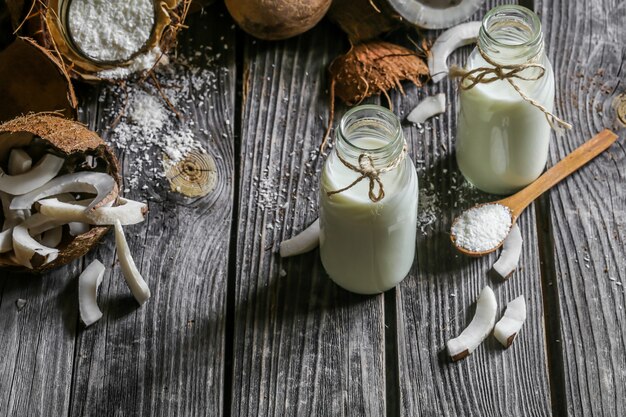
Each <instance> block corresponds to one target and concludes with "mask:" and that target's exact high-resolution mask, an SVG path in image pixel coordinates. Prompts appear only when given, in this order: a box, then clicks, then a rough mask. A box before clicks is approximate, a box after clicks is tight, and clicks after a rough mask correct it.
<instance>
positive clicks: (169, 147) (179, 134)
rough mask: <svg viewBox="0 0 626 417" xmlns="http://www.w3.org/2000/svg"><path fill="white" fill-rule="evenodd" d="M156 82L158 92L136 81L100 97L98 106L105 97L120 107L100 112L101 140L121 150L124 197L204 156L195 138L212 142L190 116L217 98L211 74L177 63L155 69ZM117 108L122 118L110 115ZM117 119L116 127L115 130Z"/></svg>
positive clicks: (188, 62)
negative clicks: (104, 126) (104, 128)
mask: <svg viewBox="0 0 626 417" xmlns="http://www.w3.org/2000/svg"><path fill="white" fill-rule="evenodd" d="M155 77H156V79H157V80H158V84H159V86H160V88H161V91H160V92H159V89H158V88H157V86H156V84H155V83H154V82H153V81H151V80H150V79H147V80H145V81H141V80H140V79H135V80H131V81H128V82H126V83H125V84H122V85H113V86H110V87H108V88H107V89H105V90H104V91H103V94H102V95H101V97H100V101H101V102H104V101H106V100H107V98H108V97H111V99H112V100H119V101H120V103H117V104H118V105H117V106H115V105H107V106H106V109H112V110H105V114H104V117H105V120H107V121H108V122H109V123H111V124H112V125H111V126H109V129H110V130H109V131H108V132H107V133H106V134H105V137H106V138H107V139H108V141H109V142H110V143H112V144H113V145H114V146H115V147H117V148H118V149H122V150H124V159H125V161H126V163H127V164H128V167H129V168H130V169H128V168H127V170H126V172H125V181H126V183H125V191H126V192H128V191H130V190H132V189H144V190H145V189H147V188H148V184H147V183H148V182H155V181H157V182H158V181H160V180H162V179H163V178H164V177H165V170H166V168H168V166H169V164H176V163H177V162H180V161H181V160H183V159H184V158H185V156H186V155H187V154H188V153H190V152H192V151H196V152H202V153H204V152H206V150H205V149H204V148H203V147H202V145H201V143H200V141H199V140H198V135H200V136H204V137H209V138H210V136H211V135H210V133H209V132H208V131H207V130H205V129H201V128H200V127H198V126H195V122H194V121H193V120H192V119H191V117H190V115H191V114H192V112H194V111H195V108H196V107H202V106H204V105H207V104H206V103H205V102H204V98H205V97H206V96H207V95H208V96H210V95H212V94H217V91H218V88H217V75H216V73H215V72H214V71H213V70H211V69H208V68H206V66H203V67H198V66H197V65H195V63H194V61H193V60H189V59H186V58H182V57H180V58H178V59H177V60H176V61H174V62H171V63H169V64H167V65H165V66H161V67H157V68H156V69H155ZM163 95H164V96H165V97H167V100H168V101H169V103H168V102H167V101H166V100H165V98H164V97H163ZM194 103H195V104H194ZM211 107H212V106H211ZM119 108H125V111H124V112H123V113H122V114H121V117H120V114H119V113H118V110H114V109H119ZM174 109H175V110H176V111H174ZM176 112H178V113H179V114H180V115H181V116H182V119H181V118H179V117H178V115H177V113H176ZM116 119H117V121H118V123H117V124H114V123H113V122H114V121H116Z"/></svg>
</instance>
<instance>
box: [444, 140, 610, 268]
mask: <svg viewBox="0 0 626 417" xmlns="http://www.w3.org/2000/svg"><path fill="white" fill-rule="evenodd" d="M616 140H617V135H616V134H615V133H613V132H611V131H610V130H608V129H604V130H603V131H602V132H600V133H598V134H597V135H595V136H594V137H593V138H591V139H589V140H588V141H587V142H585V143H584V144H582V145H581V146H580V147H578V148H576V149H575V150H574V151H573V152H572V153H570V154H569V155H567V156H566V157H565V158H563V159H562V160H560V161H559V162H558V163H557V164H556V165H554V166H553V167H552V168H550V169H549V170H547V171H546V172H544V173H543V175H542V176H540V177H539V178H537V180H536V181H534V182H533V183H532V184H530V185H528V186H527V187H526V188H524V189H523V190H521V191H518V192H517V193H516V194H513V195H512V196H510V197H507V198H505V199H502V200H499V201H494V202H491V203H485V204H501V205H503V206H505V207H507V208H508V209H509V210H510V212H511V226H512V225H514V224H515V222H516V221H517V219H518V217H519V216H520V214H522V212H523V211H524V209H525V208H526V207H528V205H529V204H530V203H532V202H533V201H534V200H535V199H536V198H537V197H539V196H540V195H541V194H543V193H544V192H546V191H547V190H549V189H550V188H552V187H554V186H555V185H556V184H558V183H559V182H560V181H561V180H562V179H563V178H565V177H567V176H568V175H570V174H571V173H573V172H574V171H576V170H577V169H578V168H580V167H582V166H583V165H585V164H586V163H587V162H589V161H591V160H592V159H593V158H595V157H596V156H598V155H599V154H601V153H602V152H604V151H605V150H606V149H608V147H609V146H611V144H612V143H613V142H615V141H616ZM485 204H478V205H476V206H474V207H472V208H470V209H468V210H472V209H474V208H476V207H479V206H483V205H485ZM466 211H467V210H466ZM461 215H462V214H461ZM459 217H461V216H458V217H457V218H456V219H454V222H452V226H453V227H454V224H455V223H456V222H457V221H458V220H459ZM450 238H451V239H452V243H453V244H454V246H455V247H456V248H457V249H458V250H459V251H460V252H461V253H463V254H465V255H468V256H474V257H478V256H483V255H486V254H488V253H491V252H493V251H495V250H496V249H498V248H499V247H500V246H502V243H503V242H504V240H502V242H500V243H499V244H497V245H496V246H494V247H493V248H491V249H488V250H485V251H481V252H474V251H471V250H468V249H465V248H462V247H460V246H458V245H457V244H456V236H455V235H454V233H452V231H451V233H450Z"/></svg>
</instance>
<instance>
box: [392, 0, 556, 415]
mask: <svg viewBox="0 0 626 417" xmlns="http://www.w3.org/2000/svg"><path fill="white" fill-rule="evenodd" d="M501 3H503V2H498V1H489V2H487V3H486V4H485V5H484V6H483V8H482V9H481V11H480V12H478V13H477V14H476V16H475V18H474V20H480V19H481V17H482V16H483V15H484V13H485V12H486V11H487V10H489V8H491V7H493V6H495V5H496V4H501ZM437 33H439V32H436V33H433V32H428V33H427V35H428V36H429V37H432V38H434V37H435V36H436V34H437ZM470 51H471V47H465V48H463V49H461V50H460V51H458V52H456V53H454V54H453V56H452V57H451V58H450V60H451V62H452V63H457V64H463V63H464V62H465V59H466V57H467V55H468V54H469V52H470ZM439 92H443V93H445V94H446V97H447V100H448V103H449V106H448V110H447V112H446V113H445V114H444V115H442V116H440V117H438V118H436V119H434V120H431V121H428V122H426V123H425V124H424V125H423V126H422V127H421V128H420V127H416V126H413V125H411V124H410V123H407V125H406V127H405V134H406V137H407V141H408V142H409V144H410V152H411V155H412V156H413V158H414V159H415V160H416V161H418V168H417V169H418V177H419V187H420V204H419V215H418V217H419V221H418V226H419V228H420V230H419V233H418V242H417V247H418V249H417V255H416V256H417V258H416V262H415V264H414V266H413V269H412V271H411V273H410V275H409V276H408V277H407V278H406V279H405V280H404V281H403V282H402V283H401V284H400V285H399V286H398V287H397V288H396V290H395V301H396V312H397V323H396V326H397V343H398V361H399V364H398V384H399V387H400V398H401V408H400V414H401V415H404V416H420V415H423V416H432V415H441V416H460V415H462V416H504V415H507V416H508V415H520V416H521V415H524V416H530V415H533V416H545V415H550V414H551V413H550V395H549V392H550V391H549V383H548V370H547V365H546V354H545V351H544V330H543V305H542V294H541V281H540V268H539V255H538V249H537V233H536V225H535V216H534V210H533V209H532V207H531V208H530V209H529V210H527V212H526V213H525V214H524V215H523V216H522V217H521V219H520V222H519V223H520V226H521V229H522V234H523V238H524V248H523V253H522V256H521V262H520V268H519V269H518V270H517V271H516V272H515V273H514V274H513V276H512V277H511V278H509V280H508V281H505V282H503V281H502V280H501V279H499V278H496V277H494V276H491V274H489V270H490V267H491V265H492V264H493V262H494V261H495V259H496V255H495V254H492V255H490V256H487V257H484V258H482V259H470V258H467V257H464V256H463V255H460V254H458V253H457V252H456V251H455V249H454V248H453V247H452V245H451V243H450V237H449V230H450V225H451V222H452V220H453V218H454V217H455V216H456V215H458V214H459V213H460V212H461V210H463V209H465V208H467V207H470V206H471V205H473V204H475V203H478V202H486V201H491V200H493V199H496V198H497V197H496V196H490V195H487V194H484V193H481V192H480V191H478V190H476V189H473V188H472V187H471V186H469V185H468V183H467V182H466V181H465V180H464V179H463V176H462V174H461V173H460V172H459V171H458V168H457V165H456V160H455V156H454V146H455V140H454V139H455V136H456V113H457V110H458V100H457V87H456V82H455V81H452V80H449V79H445V80H443V81H441V82H440V83H439V84H435V85H433V84H432V83H429V84H428V85H427V86H426V87H425V88H423V89H416V88H415V87H408V88H407V95H406V97H401V96H400V95H398V94H394V108H395V109H396V110H395V111H396V113H397V114H399V115H400V116H401V117H404V116H405V115H406V114H408V112H409V111H410V110H411V109H412V108H413V107H414V106H415V104H416V103H417V102H418V101H419V99H421V98H423V97H424V96H426V95H432V94H436V93H439ZM485 285H489V286H491V287H492V288H493V289H494V292H495V293H496V299H497V301H498V310H499V314H502V313H503V312H504V310H505V306H506V303H507V302H508V301H510V300H512V299H513V298H515V297H517V296H518V295H520V294H524V295H525V297H526V300H527V305H528V319H527V320H526V323H525V324H524V328H523V329H522V333H521V335H520V337H519V338H518V339H517V340H516V341H515V343H514V345H513V346H512V347H511V348H509V349H508V350H504V349H502V347H501V346H500V344H499V343H498V342H497V341H496V340H495V338H493V337H488V338H487V340H486V341H485V342H484V343H483V344H482V345H481V346H480V347H479V348H478V349H477V350H476V351H475V352H474V353H473V354H472V355H470V356H469V357H468V358H466V359H464V360H462V361H460V362H456V363H451V362H450V360H449V359H448V358H447V353H446V351H445V343H446V341H447V340H448V339H451V338H453V337H455V336H456V335H458V334H459V333H460V332H461V330H462V329H463V328H464V327H465V326H467V324H469V321H470V320H471V317H472V315H473V312H474V303H475V300H476V298H477V296H478V294H479V292H480V290H481V289H482V288H483V287H484V286H485ZM391 299H393V298H391Z"/></svg>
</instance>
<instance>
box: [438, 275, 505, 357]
mask: <svg viewBox="0 0 626 417" xmlns="http://www.w3.org/2000/svg"><path fill="white" fill-rule="evenodd" d="M497 308H498V303H497V302H496V296H495V295H494V294H493V291H492V290H491V288H489V287H485V288H483V290H482V291H481V292H480V296H479V297H478V300H477V301H476V312H475V313H474V317H473V318H472V321H471V322H470V324H469V326H467V327H466V328H465V329H464V330H463V331H462V332H461V334H460V335H459V336H457V337H455V338H454V339H451V340H449V341H448V343H447V347H448V354H449V355H450V358H452V360H453V361H458V360H459V359H463V358H465V357H466V356H468V355H469V354H470V353H472V352H473V351H474V349H476V347H477V346H478V345H480V344H481V343H482V341H483V340H485V338H486V337H487V336H488V335H489V333H491V330H492V329H493V324H494V323H495V322H496V310H497Z"/></svg>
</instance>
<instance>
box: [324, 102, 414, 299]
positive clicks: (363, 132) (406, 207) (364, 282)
mask: <svg viewBox="0 0 626 417" xmlns="http://www.w3.org/2000/svg"><path fill="white" fill-rule="evenodd" d="M335 143H336V146H335V148H334V149H333V151H332V152H331V154H330V155H329V157H328V159H327V160H326V162H325V164H324V168H323V170H322V176H321V181H320V255H321V258H322V264H323V265H324V268H325V269H326V272H327V273H328V275H329V276H330V278H331V279H332V280H333V281H334V282H336V283H337V284H338V285H339V286H341V287H343V288H344V289H346V290H349V291H352V292H355V293H360V294H376V293H380V292H383V291H386V290H388V289H390V288H393V287H394V286H396V285H397V284H398V283H399V282H400V281H402V280H403V279H404V277H405V276H406V275H407V274H408V272H409V270H410V268H411V265H412V263H413V258H414V254H415V236H416V222H417V198H418V189H417V175H416V173H415V167H414V165H413V161H412V160H411V158H410V157H409V156H408V155H407V154H406V142H405V139H404V134H403V133H402V128H401V125H400V121H399V120H398V118H397V117H396V116H395V115H394V114H393V113H391V112H390V111H389V110H387V109H385V108H383V107H380V106H374V105H363V106H357V107H355V108H353V109H351V110H350V111H348V112H347V113H346V114H345V115H344V116H343V118H342V119H341V122H340V124H339V127H338V129H337V133H336V141H335ZM369 158H371V160H370V159H369ZM342 160H343V161H342ZM359 160H361V163H364V161H366V160H367V161H371V165H372V167H373V168H374V169H376V170H381V169H383V170H384V169H385V167H390V166H394V167H393V169H389V170H387V171H386V172H383V173H380V174H379V177H378V178H379V180H380V183H381V184H382V187H383V188H382V189H381V188H379V183H378V182H377V181H375V180H371V179H370V178H369V177H364V178H363V179H362V180H361V181H359V182H358V183H357V184H355V185H354V186H352V187H350V188H347V189H344V188H345V187H347V186H349V185H351V184H352V183H353V182H354V181H355V180H356V179H358V178H359V177H360V176H361V174H360V173H359V172H356V171H354V170H353V169H350V168H348V167H347V166H346V163H348V164H350V165H352V166H353V167H363V165H360V163H359ZM366 165H367V164H366ZM370 181H373V184H372V187H373V188H371V189H370ZM341 189H344V190H343V191H341V192H336V191H337V190H341ZM333 191H335V192H336V193H335V194H332V195H329V194H328V193H329V192H333ZM370 191H371V193H370ZM381 191H382V192H384V196H382V194H381ZM381 196H382V198H381V199H380V201H377V200H378V198H379V197H381Z"/></svg>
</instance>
